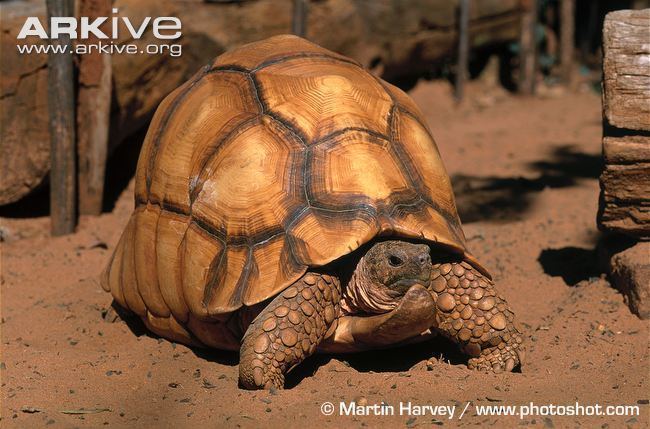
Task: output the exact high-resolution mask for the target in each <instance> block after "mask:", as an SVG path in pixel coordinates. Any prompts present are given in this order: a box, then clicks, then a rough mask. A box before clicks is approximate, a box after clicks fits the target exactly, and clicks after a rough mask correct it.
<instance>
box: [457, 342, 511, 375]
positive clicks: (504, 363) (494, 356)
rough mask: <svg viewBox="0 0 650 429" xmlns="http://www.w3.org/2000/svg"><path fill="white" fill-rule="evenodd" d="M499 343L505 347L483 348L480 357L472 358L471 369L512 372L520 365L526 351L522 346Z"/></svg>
mask: <svg viewBox="0 0 650 429" xmlns="http://www.w3.org/2000/svg"><path fill="white" fill-rule="evenodd" d="M499 345H504V347H503V348H499V347H498V346H497V347H491V348H488V349H485V350H483V351H482V352H481V355H480V356H479V357H476V358H471V359H470V360H469V362H468V365H467V366H468V367H469V368H470V369H476V370H479V371H488V372H495V373H500V372H503V371H505V372H511V371H512V370H513V369H515V368H516V367H518V366H519V367H520V366H521V364H522V362H523V358H524V351H523V349H522V348H520V347H521V346H520V344H517V343H515V344H512V345H505V343H501V344H499Z"/></svg>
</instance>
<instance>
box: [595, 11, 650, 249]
mask: <svg viewBox="0 0 650 429" xmlns="http://www.w3.org/2000/svg"><path fill="white" fill-rule="evenodd" d="M603 31H604V34H603V47H604V52H605V58H604V64H603V72H604V75H603V87H604V91H603V121H604V127H603V130H604V138H603V155H604V161H605V166H604V169H603V173H602V175H601V177H600V186H601V196H600V207H599V212H598V225H599V227H600V228H601V229H602V230H605V231H610V232H611V231H613V232H619V233H624V234H627V235H631V236H633V237H637V238H644V239H647V238H650V67H648V65H649V64H650V44H649V43H648V41H649V40H650V9H646V10H640V11H634V10H621V11H617V12H612V13H610V14H608V15H607V17H606V18H605V25H604V30H603Z"/></svg>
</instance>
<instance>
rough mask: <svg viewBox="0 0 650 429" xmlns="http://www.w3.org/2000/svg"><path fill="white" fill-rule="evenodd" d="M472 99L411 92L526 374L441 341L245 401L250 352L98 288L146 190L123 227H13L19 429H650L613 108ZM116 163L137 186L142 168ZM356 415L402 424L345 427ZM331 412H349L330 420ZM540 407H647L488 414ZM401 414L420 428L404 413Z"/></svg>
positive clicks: (445, 92)
mask: <svg viewBox="0 0 650 429" xmlns="http://www.w3.org/2000/svg"><path fill="white" fill-rule="evenodd" d="M468 93H469V96H468V99H467V100H466V101H465V102H464V103H463V104H462V105H461V106H456V105H455V104H454V102H453V100H452V98H451V95H450V94H451V90H450V87H449V86H448V85H447V84H446V83H444V82H424V83H420V84H418V86H416V87H415V88H414V89H413V90H412V91H411V94H412V96H413V97H414V98H415V100H416V102H417V103H418V104H419V105H420V106H421V107H422V110H423V112H424V114H425V116H426V117H427V119H428V121H429V124H430V126H431V128H432V131H433V133H434V136H435V137H436V140H437V143H438V145H439V148H440V152H441V154H442V157H443V160H444V161H445V164H446V167H447V170H448V172H449V174H450V176H451V177H452V181H453V183H454V187H455V190H456V197H457V201H458V205H459V211H460V216H461V219H462V220H463V222H464V230H465V234H466V236H467V238H468V241H469V246H470V248H471V250H472V251H473V252H474V253H475V254H476V256H477V257H478V258H479V259H480V260H481V261H482V262H483V264H484V265H485V266H486V267H488V269H489V270H490V271H491V272H492V274H493V276H494V278H495V280H496V282H497V285H498V287H499V288H500V290H501V291H502V292H503V294H504V295H505V296H506V297H507V299H508V301H509V302H510V304H511V306H512V307H513V308H514V310H515V312H516V314H517V317H518V319H519V320H520V321H521V323H522V324H523V326H524V327H525V335H526V337H527V339H526V343H527V360H526V362H525V365H524V366H523V369H522V372H521V373H508V374H498V375H495V374H484V373H479V372H474V371H470V370H468V369H467V368H466V367H465V361H466V359H465V358H464V357H463V356H462V355H460V354H459V353H457V352H456V351H455V348H454V347H453V345H450V344H449V343H447V342H445V341H443V340H436V341H433V342H431V343H427V344H423V345H417V346H411V347H405V348H401V349H393V350H387V351H381V352H370V353H364V354H356V355H348V356H315V357H312V358H310V359H309V360H308V361H307V362H305V363H304V364H303V365H302V366H300V367H299V368H298V369H297V370H296V371H294V372H293V373H291V374H290V376H289V377H288V389H287V390H284V391H272V392H248V391H244V390H240V389H238V387H237V374H238V370H237V360H238V356H237V354H234V353H224V352H219V351H205V350H198V349H197V350H193V349H190V348H188V347H186V346H183V345H176V344H172V343H170V342H168V341H166V340H161V339H157V338H155V337H154V336H150V335H148V334H146V333H145V332H143V331H142V330H141V329H140V327H139V326H138V325H133V326H132V327H129V326H128V325H127V324H125V323H124V322H117V323H108V322H106V321H104V320H103V319H102V312H103V311H104V310H105V309H106V308H107V307H108V306H109V305H110V302H111V298H110V296H109V295H107V294H106V293H104V292H103V291H102V290H101V288H100V286H99V284H98V275H99V273H100V271H101V270H102V268H103V266H104V265H105V263H106V262H107V259H108V257H109V256H110V254H111V252H112V250H113V248H114V246H115V244H116V242H117V239H118V237H119V234H120V232H121V229H122V228H123V227H124V225H125V223H126V220H127V218H128V216H129V214H130V210H131V209H132V205H133V203H132V200H133V197H132V195H133V183H132V182H131V183H129V185H128V186H127V187H126V188H125V189H123V191H122V192H121V194H120V195H119V198H117V200H116V201H115V204H114V207H113V208H112V210H111V211H110V212H107V213H105V214H103V215H102V216H100V217H97V218H90V217H88V218H82V219H81V222H80V225H79V227H78V232H77V233H75V234H74V235H70V236H66V237H60V238H50V237H49V236H48V228H49V223H48V222H49V220H48V218H47V217H45V216H44V214H45V213H46V212H44V211H43V210H40V209H39V210H35V211H32V212H31V213H30V215H29V216H24V214H23V215H22V216H18V215H17V213H18V211H17V210H13V211H9V212H8V213H5V212H6V210H5V212H3V213H4V214H5V215H8V216H9V217H6V218H4V219H3V220H2V232H3V236H4V240H5V242H3V243H2V279H1V283H2V286H1V292H2V301H1V302H2V324H1V330H2V357H1V365H0V366H1V370H0V373H1V375H2V421H1V422H0V423H1V425H2V427H7V428H10V427H11V428H13V427H16V428H28V427H30V428H31V427H42V426H47V427H52V428H72V427H93V428H95V427H103V426H104V425H108V426H109V427H118V428H119V427H137V428H148V427H179V428H184V427H198V426H201V427H245V428H248V427H260V426H264V427H284V428H288V427H312V426H314V427H361V426H367V427H404V426H406V427H432V426H438V425H441V426H444V427H457V426H458V427H467V426H485V425H488V424H491V423H496V424H498V426H499V427H519V426H522V425H523V426H537V427H547V428H548V427H557V428H559V427H576V426H579V425H581V424H582V425H584V426H585V427H611V428H615V427H633V428H634V427H639V428H641V427H648V424H649V423H650V406H649V405H648V398H649V397H650V394H649V393H648V392H650V388H649V380H648V378H649V366H648V357H649V356H648V354H649V352H648V342H649V338H650V336H649V334H650V330H649V324H648V322H647V321H641V320H639V319H638V318H637V317H636V316H634V315H633V314H631V313H630V311H629V310H628V308H627V306H626V305H625V303H624V299H623V296H622V295H621V294H620V293H618V292H617V291H616V290H614V289H613V288H612V287H611V286H610V284H609V283H608V281H607V279H606V277H605V276H604V275H602V274H600V272H599V270H598V268H597V264H596V254H595V247H596V244H597V242H598V239H599V233H598V232H597V228H596V209H597V205H598V180H597V177H598V174H599V172H600V162H601V161H600V147H601V142H600V137H601V128H600V123H601V117H600V98H599V96H598V95H597V94H594V93H592V92H590V91H588V90H583V91H581V92H564V91H558V92H551V93H549V94H548V96H547V97H544V98H535V99H530V98H520V97H516V96H513V95H508V94H505V93H503V92H501V91H498V90H490V89H489V88H488V89H486V88H485V87H484V86H481V85H480V84H479V83H476V84H474V85H471V86H470V88H469V89H468ZM127 164H128V165H127ZM112 165H113V168H121V169H122V170H123V171H122V174H123V175H127V177H128V173H130V172H131V170H130V168H132V163H128V162H126V161H125V162H124V165H122V164H121V160H117V162H115V161H114V162H113V164H112ZM353 400H356V401H357V403H358V404H366V405H368V406H371V407H369V408H364V410H368V411H370V412H372V410H373V409H374V410H378V412H382V410H383V412H385V413H386V412H389V410H390V407H387V406H383V407H382V406H380V405H379V404H382V403H383V404H385V405H390V406H393V407H394V408H393V410H394V413H395V415H392V416H391V415H383V416H363V415H356V416H353V415H340V411H341V409H340V403H341V402H342V403H343V404H344V405H345V406H346V407H347V406H348V404H349V403H350V402H351V401H353ZM325 402H330V403H332V404H333V406H334V412H333V415H331V416H325V415H323V414H322V412H321V406H322V404H323V403H325ZM531 402H532V403H534V404H535V405H538V406H543V405H549V404H556V405H558V404H560V405H574V404H575V403H576V402H579V403H580V404H582V405H595V404H600V405H602V406H607V405H633V406H638V409H639V412H640V414H639V415H638V416H631V415H628V416H609V417H584V416H579V417H576V416H549V415H546V416H544V415H532V416H525V417H523V418H520V417H517V416H508V417H504V416H501V417H498V416H491V417H486V416H479V415H477V409H476V408H475V407H476V406H477V405H479V406H481V405H496V406H498V405H521V404H524V405H530V403H531ZM400 403H402V405H403V406H407V405H406V404H408V403H410V407H411V408H410V409H411V414H410V415H408V414H403V415H399V414H400V413H399V412H400V408H399V405H400ZM468 403H469V406H467V404H468ZM373 405H377V407H374V408H373V407H372V406H373ZM422 405H429V406H456V408H455V410H454V413H455V415H454V418H453V419H449V416H447V415H445V416H443V415H431V414H429V415H416V414H414V413H416V412H417V411H422V410H424V411H431V410H434V409H422V408H417V406H422ZM466 406H467V409H466V411H465V413H464V415H463V417H462V418H461V419H459V416H460V413H461V411H462V410H463V408H465V407H466ZM325 408H326V411H327V406H325ZM344 411H345V410H344ZM435 411H438V412H439V411H440V409H435ZM538 411H539V412H541V413H544V411H545V409H544V408H542V409H540V410H538ZM546 411H548V410H546ZM66 412H73V414H67V413H66ZM74 413H82V414H74Z"/></svg>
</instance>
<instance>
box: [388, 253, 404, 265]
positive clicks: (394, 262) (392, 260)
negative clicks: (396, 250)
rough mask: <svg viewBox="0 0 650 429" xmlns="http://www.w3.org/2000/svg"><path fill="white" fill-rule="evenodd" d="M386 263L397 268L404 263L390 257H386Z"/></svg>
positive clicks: (399, 259) (395, 257)
mask: <svg viewBox="0 0 650 429" xmlns="http://www.w3.org/2000/svg"><path fill="white" fill-rule="evenodd" d="M388 263H389V264H390V265H391V266H393V267H399V266H400V265H402V264H403V263H404V261H403V260H402V258H400V257H399V256H395V255H390V256H389V257H388Z"/></svg>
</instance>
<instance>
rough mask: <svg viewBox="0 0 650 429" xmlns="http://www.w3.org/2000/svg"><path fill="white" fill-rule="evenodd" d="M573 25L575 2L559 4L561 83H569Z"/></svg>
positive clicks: (573, 0) (567, 0) (568, 0)
mask: <svg viewBox="0 0 650 429" xmlns="http://www.w3.org/2000/svg"><path fill="white" fill-rule="evenodd" d="M574 25H575V0H561V2H560V67H561V75H562V81H564V83H565V84H567V85H568V84H570V83H571V73H572V71H573V38H574Z"/></svg>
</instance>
